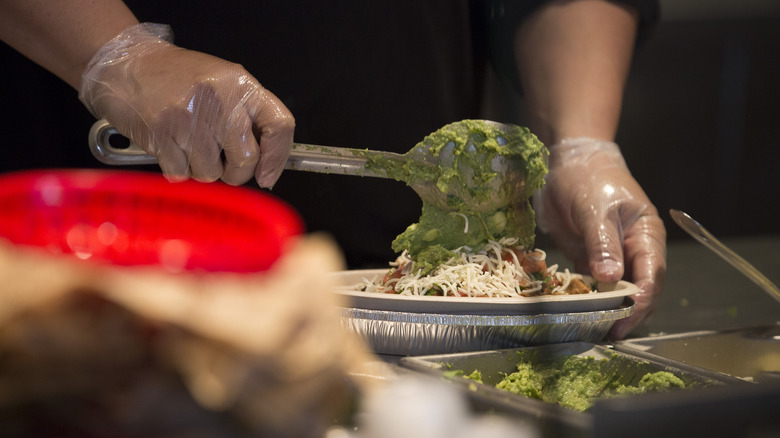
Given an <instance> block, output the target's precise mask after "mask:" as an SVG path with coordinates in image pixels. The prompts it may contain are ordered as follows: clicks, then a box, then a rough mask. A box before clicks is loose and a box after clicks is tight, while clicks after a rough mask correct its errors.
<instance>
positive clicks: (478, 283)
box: [362, 224, 595, 297]
mask: <svg viewBox="0 0 780 438" xmlns="http://www.w3.org/2000/svg"><path fill="white" fill-rule="evenodd" d="M467 226H468V224H467ZM516 243H517V239H502V240H500V241H498V242H495V241H491V242H489V243H488V245H487V246H486V247H485V248H484V249H483V250H482V251H480V252H478V253H472V252H470V249H469V248H459V249H457V250H455V251H454V252H455V253H456V254H457V256H456V257H453V258H452V259H450V260H449V261H448V262H447V263H445V264H443V265H441V266H439V267H438V268H436V270H435V271H434V272H433V273H431V274H430V275H426V276H421V275H420V274H419V270H416V269H415V268H414V263H413V261H412V260H411V259H410V258H409V257H408V256H407V255H406V253H405V252H404V253H403V254H401V256H400V257H399V258H398V259H397V260H396V261H395V262H394V263H391V266H394V267H396V268H397V269H398V267H402V268H401V269H402V271H401V275H400V276H391V278H390V279H389V280H388V281H387V282H386V283H385V284H381V280H380V281H376V280H374V281H366V282H365V284H363V285H362V288H363V290H364V291H366V292H377V293H398V294H401V295H431V294H435V295H444V296H451V297H518V296H530V295H536V294H539V293H541V292H542V290H543V288H544V286H545V280H544V279H538V277H539V276H538V275H536V276H534V275H531V274H529V273H527V272H526V271H525V270H524V269H523V266H522V264H521V262H522V260H520V258H518V255H517V253H516V251H517V250H520V251H519V252H520V253H521V254H523V258H528V257H531V258H533V259H534V260H532V261H534V262H539V261H544V260H545V259H546V257H547V254H546V253H545V252H544V251H541V250H535V251H533V252H530V253H526V252H524V251H522V249H521V248H517V247H515V246H514V245H515V244H516ZM513 249H514V250H513ZM504 255H508V256H509V257H504ZM504 258H507V259H509V260H504ZM544 272H545V273H544V275H542V277H546V278H547V280H548V282H549V280H550V279H552V280H553V281H552V282H551V283H550V284H553V285H554V287H553V288H552V289H551V291H549V293H550V294H553V295H555V294H565V293H566V292H565V290H566V288H568V286H569V283H570V282H571V278H572V274H571V273H570V272H569V270H568V269H565V270H564V271H563V272H558V265H552V266H549V267H547V269H546V270H545V271H544ZM594 292H595V291H594Z"/></svg>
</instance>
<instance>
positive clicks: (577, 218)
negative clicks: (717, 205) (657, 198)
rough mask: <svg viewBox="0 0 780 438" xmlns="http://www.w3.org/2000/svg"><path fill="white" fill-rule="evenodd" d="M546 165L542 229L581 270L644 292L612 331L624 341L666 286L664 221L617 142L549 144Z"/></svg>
mask: <svg viewBox="0 0 780 438" xmlns="http://www.w3.org/2000/svg"><path fill="white" fill-rule="evenodd" d="M549 168H550V171H549V173H548V174H547V178H546V184H545V186H544V187H543V188H542V189H541V191H540V192H539V193H537V195H536V197H535V198H534V207H535V211H536V213H537V218H538V223H539V228H540V229H541V230H542V231H543V232H546V233H550V234H551V236H552V238H553V240H554V241H555V242H556V244H557V245H558V246H560V247H561V249H562V250H563V251H564V253H565V254H566V256H567V257H568V258H569V259H570V260H571V261H572V262H573V263H574V265H575V269H576V270H577V271H578V272H580V273H584V274H587V273H590V274H591V275H593V277H595V278H596V279H597V280H599V281H602V282H608V283H611V282H616V281H618V280H619V279H621V278H623V277H625V279H626V280H628V281H631V282H633V283H634V284H636V285H637V286H638V287H639V288H640V290H641V291H640V293H638V294H636V295H634V299H635V300H636V307H635V309H634V313H633V315H632V316H631V317H629V318H626V319H623V320H620V321H618V322H617V323H616V324H615V325H614V326H613V327H612V329H611V331H610V333H609V337H610V338H612V339H621V338H623V337H625V336H626V335H627V334H628V333H629V332H630V331H631V330H632V329H633V328H634V327H636V326H637V325H638V324H639V323H641V322H642V321H643V320H645V318H647V317H649V316H650V315H651V314H652V313H653V310H654V309H655V305H656V303H655V300H656V299H657V297H658V295H659V294H660V292H661V289H662V287H663V280H664V275H665V273H666V230H665V229H664V225H663V221H662V220H661V218H660V217H659V216H658V212H657V210H656V209H655V207H654V206H653V205H652V204H651V203H650V200H649V199H648V198H647V195H645V193H644V191H643V190H642V189H641V187H640V186H639V184H638V183H637V182H636V180H635V179H634V178H633V177H632V176H631V173H630V172H629V170H628V168H627V167H626V163H625V161H624V160H623V156H622V155H621V153H620V149H619V148H618V146H617V145H616V144H615V143H613V142H608V141H600V140H595V139H590V138H573V139H565V140H563V141H562V142H560V143H558V144H555V145H553V146H552V147H550V165H549Z"/></svg>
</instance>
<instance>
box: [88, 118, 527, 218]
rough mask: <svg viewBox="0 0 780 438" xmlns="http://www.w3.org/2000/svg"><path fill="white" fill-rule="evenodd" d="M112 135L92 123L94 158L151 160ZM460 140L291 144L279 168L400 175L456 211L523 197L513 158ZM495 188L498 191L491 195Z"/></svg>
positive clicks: (499, 127)
mask: <svg viewBox="0 0 780 438" xmlns="http://www.w3.org/2000/svg"><path fill="white" fill-rule="evenodd" d="M464 122H465V121H464ZM478 122H481V123H484V124H485V125H487V126H490V127H492V128H495V130H496V132H498V133H507V132H510V130H512V129H517V127H513V126H512V125H505V124H501V123H497V122H492V121H478ZM456 123H463V122H456ZM448 126H449V125H448ZM116 134H119V132H118V131H117V130H116V129H115V128H114V127H113V126H111V125H110V124H109V123H108V122H107V121H106V120H99V121H97V122H95V124H93V126H92V129H91V130H90V133H89V146H90V149H91V151H92V154H93V155H94V156H95V157H96V158H97V159H98V160H99V161H101V162H102V163H104V164H109V165H128V164H154V163H157V159H156V158H155V157H154V156H151V155H148V154H147V153H146V152H145V151H144V150H143V149H141V148H140V147H139V146H137V145H135V144H132V143H131V144H130V145H129V147H127V148H117V147H113V146H112V145H111V143H110V138H111V136H113V135H116ZM495 140H496V142H497V143H498V144H499V145H500V144H502V143H503V144H505V143H506V141H507V140H506V138H504V137H502V136H501V135H500V134H497V135H496V138H495ZM464 141H465V142H466V143H465V144H464V145H456V144H455V142H454V141H450V142H448V143H446V144H444V145H443V146H442V147H440V148H439V147H436V148H435V149H436V150H433V149H434V148H433V147H432V145H430V144H426V143H425V142H421V143H419V144H418V145H417V146H415V147H414V148H412V150H410V151H409V152H407V153H406V154H396V153H391V152H382V151H375V150H369V149H350V148H341V147H331V146H318V145H309V144H301V143H295V144H293V147H292V150H291V151H290V157H289V159H288V160H287V163H286V164H285V169H289V170H301V171H307V172H318V173H331V174H341V175H356V176H371V177H379V178H391V179H396V180H401V181H404V182H405V183H407V184H408V185H409V186H410V187H411V188H412V189H413V190H414V191H415V192H417V194H418V195H419V196H420V197H421V198H422V199H423V200H424V201H426V202H429V203H431V204H433V205H435V206H437V207H438V208H441V209H443V210H456V209H457V208H455V207H453V204H456V205H458V206H459V207H460V208H462V206H463V205H467V206H469V208H470V209H472V210H474V211H491V210H495V209H497V208H501V207H503V206H506V205H507V204H508V203H511V202H516V201H518V200H521V199H524V198H526V197H527V196H525V195H526V194H525V193H524V192H525V175H524V173H523V170H522V169H521V168H519V167H520V166H519V164H518V162H517V161H516V160H510V159H507V158H506V157H504V156H502V155H489V154H486V153H485V152H484V151H483V150H480V148H479V147H477V146H475V144H476V143H477V141H476V140H475V138H473V137H467V138H466V139H465V140H464ZM435 169H445V170H447V169H456V170H457V174H456V175H455V177H454V178H447V179H446V180H445V179H442V178H436V179H434V178H426V176H427V175H430V173H428V172H433V171H434V170H435ZM486 175H489V177H486ZM497 193H502V194H503V196H496V195H495V194H497ZM486 194H487V195H488V196H486ZM491 194H492V196H491ZM454 201H455V202H454Z"/></svg>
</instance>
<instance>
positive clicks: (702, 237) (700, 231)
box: [669, 209, 780, 302]
mask: <svg viewBox="0 0 780 438" xmlns="http://www.w3.org/2000/svg"><path fill="white" fill-rule="evenodd" d="M669 214H670V215H671V216H672V219H674V221H675V222H677V225H679V226H680V227H681V228H682V229H683V230H685V231H686V232H687V233H688V234H690V235H691V236H693V238H694V239H696V240H698V241H699V242H701V243H703V244H704V246H706V247H707V248H709V249H711V250H712V251H713V252H714V253H715V254H717V255H719V256H720V257H721V258H723V260H725V261H727V262H729V263H730V264H731V266H733V267H735V268H737V270H738V271H739V272H741V273H743V274H744V275H745V276H746V277H748V278H749V279H751V280H752V281H753V282H754V283H756V284H757V285H759V286H760V287H761V289H764V291H766V293H768V294H769V295H770V296H771V297H772V298H774V299H775V300H777V301H778V302H780V289H778V288H777V286H776V285H775V284H774V283H772V281H771V280H769V279H768V278H766V276H764V274H762V273H761V272H760V271H759V270H758V269H756V268H755V267H754V266H753V265H751V264H750V263H748V261H747V260H745V259H743V258H742V257H740V256H739V255H738V254H737V253H735V252H734V251H732V250H731V249H730V248H729V247H727V246H726V245H724V244H723V243H721V241H719V240H718V239H716V238H715V236H713V235H712V234H711V233H710V232H709V231H707V230H706V229H705V228H704V227H703V226H702V225H701V224H700V223H698V222H696V221H695V220H694V219H693V218H692V217H690V216H689V215H688V214H686V213H684V212H682V211H680V210H674V209H672V210H669Z"/></svg>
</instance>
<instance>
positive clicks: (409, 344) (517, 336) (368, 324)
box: [341, 297, 634, 356]
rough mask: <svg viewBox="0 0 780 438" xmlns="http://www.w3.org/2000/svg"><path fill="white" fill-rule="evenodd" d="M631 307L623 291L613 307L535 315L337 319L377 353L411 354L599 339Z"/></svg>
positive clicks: (377, 313) (361, 313)
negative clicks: (619, 303) (617, 305)
mask: <svg viewBox="0 0 780 438" xmlns="http://www.w3.org/2000/svg"><path fill="white" fill-rule="evenodd" d="M633 311H634V301H633V299H631V298H630V297H626V298H625V300H624V301H623V305H621V306H620V307H618V308H616V309H609V310H601V311H592V312H578V313H547V314H538V315H504V316H500V315H499V316H496V315H449V314H433V313H411V312H391V311H383V310H369V309H358V308H342V309H341V325H342V327H344V328H346V329H347V330H348V331H350V332H352V333H355V334H356V335H358V336H360V337H361V338H363V339H365V340H366V341H367V343H368V344H369V345H370V346H371V348H372V349H373V351H374V352H375V353H378V354H388V355H400V356H414V355H427V354H447V353H460V352H466V351H481V350H493V349H502V348H512V347H518V346H528V345H541V344H552V343H561V342H574V341H582V342H599V341H601V340H603V339H604V338H605V337H606V335H607V333H608V332H609V329H610V328H611V327H612V325H613V324H614V323H615V321H617V320H619V319H622V318H627V317H628V316H630V315H631V313H632V312H633Z"/></svg>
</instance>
